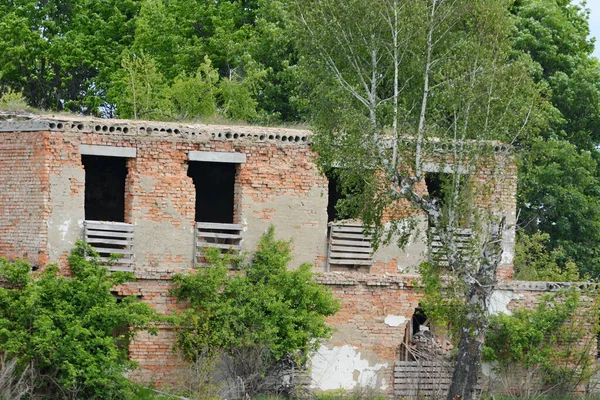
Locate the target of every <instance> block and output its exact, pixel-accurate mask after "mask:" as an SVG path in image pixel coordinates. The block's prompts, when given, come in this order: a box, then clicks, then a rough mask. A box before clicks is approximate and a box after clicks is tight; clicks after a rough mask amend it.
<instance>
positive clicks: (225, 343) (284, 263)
mask: <svg viewBox="0 0 600 400" xmlns="http://www.w3.org/2000/svg"><path fill="white" fill-rule="evenodd" d="M212 250H213V251H207V259H208V261H209V264H210V265H209V266H206V267H199V268H197V269H196V271H195V272H193V273H190V274H184V275H176V276H175V277H174V278H173V283H174V285H175V288H174V289H173V291H172V292H173V294H174V295H175V296H177V298H178V299H179V300H182V301H186V302H189V305H190V307H189V308H188V309H187V310H185V311H184V312H182V313H181V314H180V315H178V316H177V317H176V318H175V324H176V325H177V326H179V327H181V329H180V330H179V331H178V334H177V346H176V347H177V348H178V349H179V350H180V351H181V352H182V353H183V355H184V356H185V357H186V358H187V359H188V360H189V361H191V362H193V363H195V365H196V366H198V369H202V368H207V364H208V367H211V366H214V365H213V364H214V363H213V361H214V358H215V357H218V358H220V359H221V362H229V365H230V366H229V368H228V370H233V371H236V373H235V376H234V378H235V379H234V380H240V379H241V380H243V387H244V388H245V389H244V390H245V391H246V393H249V394H251V395H256V394H260V393H262V394H266V393H273V392H278V391H279V390H280V389H279V390H278V388H279V387H280V386H281V379H282V378H281V376H282V374H284V373H285V371H287V370H288V369H287V368H290V367H291V368H293V367H298V366H300V365H302V364H303V363H304V361H306V359H307V357H308V356H309V354H310V352H311V351H313V350H316V349H317V347H318V346H319V343H320V339H323V338H327V337H329V335H330V334H331V328H330V327H329V326H327V325H326V324H325V317H326V316H328V315H333V314H334V313H335V312H336V311H337V309H338V302H337V300H336V299H335V298H334V297H333V295H332V293H331V292H330V291H328V290H327V289H326V288H325V287H324V286H322V285H321V284H319V283H318V282H317V281H315V280H314V279H313V274H312V272H311V267H312V266H311V265H310V264H303V265H301V266H299V267H298V269H295V270H289V269H288V263H289V262H290V261H291V248H290V242H289V241H284V240H276V239H275V237H274V228H273V227H271V228H270V229H269V230H268V231H267V232H266V233H265V234H264V235H263V236H262V238H261V239H260V241H259V244H258V249H257V250H256V252H255V253H254V254H253V255H252V257H251V260H250V263H249V264H244V263H243V262H242V260H241V259H235V260H232V259H231V258H230V257H221V254H220V252H219V250H218V249H212ZM231 263H233V264H234V266H236V267H237V268H239V270H238V271H237V273H233V274H232V273H231V272H230V268H231ZM223 360H225V361H223ZM253 360H254V361H253ZM249 364H250V365H249ZM200 366H201V367H202V368H200ZM273 376H275V379H272V377H273ZM276 377H279V378H276ZM214 378H215V377H214V376H210V379H214ZM207 380H209V379H207ZM226 381H227V380H226ZM226 384H227V382H225V383H224V382H214V387H221V388H222V387H223V385H226ZM202 389H203V390H205V391H206V390H207V389H206V383H205V384H204V386H203V387H202ZM195 391H200V390H199V389H195ZM187 394H190V393H187Z"/></svg>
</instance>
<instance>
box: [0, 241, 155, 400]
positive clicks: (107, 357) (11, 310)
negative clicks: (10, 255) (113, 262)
mask: <svg viewBox="0 0 600 400" xmlns="http://www.w3.org/2000/svg"><path fill="white" fill-rule="evenodd" d="M84 252H87V254H90V253H93V251H92V250H91V249H89V248H88V249H86V245H85V244H83V243H77V246H76V248H75V250H74V251H73V252H72V254H71V255H70V256H69V258H68V260H69V263H70V266H71V273H72V275H71V277H65V276H60V275H59V274H58V268H57V267H56V266H53V265H51V266H48V267H47V268H46V269H45V270H43V271H42V272H39V273H34V274H32V273H30V271H31V268H30V266H29V265H28V264H27V263H25V262H23V261H17V262H13V263H11V262H8V261H7V260H5V259H0V277H1V279H2V280H3V281H4V285H3V287H0V352H2V354H4V355H5V356H6V357H9V358H10V359H15V360H18V366H19V369H21V370H24V369H25V368H33V370H34V373H33V374H32V376H33V377H34V379H35V383H34V387H35V396H39V397H43V398H47V399H62V398H85V399H92V398H103V399H125V398H131V397H133V396H132V393H133V392H132V390H133V385H132V384H131V383H130V382H129V381H128V380H127V379H126V378H125V377H124V373H125V372H126V371H127V370H129V369H131V368H133V367H134V364H133V363H132V362H131V361H129V360H128V356H127V348H124V347H123V346H120V345H119V344H122V343H123V342H124V341H125V342H126V341H127V340H128V339H129V338H130V337H131V336H132V335H133V334H134V332H135V331H137V330H139V329H147V328H150V327H151V324H152V322H153V321H154V319H155V314H154V312H153V311H152V310H151V309H150V307H149V306H148V305H146V304H144V303H140V302H138V301H137V299H135V298H134V297H127V298H124V299H122V300H121V301H117V299H116V298H115V297H114V296H113V295H112V294H111V288H112V287H113V286H114V285H117V284H120V283H123V282H125V281H126V280H128V279H131V278H132V277H131V276H130V274H124V273H111V272H109V271H108V269H107V268H105V267H102V266H100V265H98V263H97V262H96V261H94V260H91V261H88V260H86V258H85V257H84ZM124 326H126V327H129V329H128V330H127V332H126V333H122V334H116V332H121V331H122V329H121V328H122V327H124Z"/></svg>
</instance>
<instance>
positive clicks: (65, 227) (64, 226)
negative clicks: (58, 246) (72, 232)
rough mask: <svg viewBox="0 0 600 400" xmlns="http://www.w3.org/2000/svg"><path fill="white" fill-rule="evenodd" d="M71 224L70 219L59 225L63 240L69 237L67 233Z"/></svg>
mask: <svg viewBox="0 0 600 400" xmlns="http://www.w3.org/2000/svg"><path fill="white" fill-rule="evenodd" d="M69 226H71V220H70V219H69V220H68V221H65V222H63V223H62V224H60V225H59V226H58V230H59V231H60V232H61V237H62V240H63V241H64V240H65V239H66V238H67V233H69Z"/></svg>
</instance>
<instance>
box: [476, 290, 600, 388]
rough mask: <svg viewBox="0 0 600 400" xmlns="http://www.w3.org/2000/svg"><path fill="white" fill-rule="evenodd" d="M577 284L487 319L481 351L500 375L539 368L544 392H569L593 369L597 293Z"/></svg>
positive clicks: (596, 324) (596, 322)
mask: <svg viewBox="0 0 600 400" xmlns="http://www.w3.org/2000/svg"><path fill="white" fill-rule="evenodd" d="M583 294H584V295H587V296H592V297H591V299H590V297H587V298H586V299H585V300H584V299H583V298H582V294H581V293H580V292H579V289H578V288H572V289H568V290H563V291H559V292H557V293H555V294H547V295H545V296H543V297H542V298H541V299H540V302H539V304H538V306H537V307H536V308H535V309H520V310H517V311H515V312H514V314H513V315H507V314H503V313H501V314H497V315H494V316H491V317H490V328H489V330H488V333H487V335H486V345H485V346H486V347H485V349H484V354H485V355H486V358H487V359H488V360H489V361H494V362H495V366H496V369H497V371H498V372H499V373H506V372H509V371H510V370H511V369H514V368H522V369H523V370H525V371H526V370H527V369H530V368H535V369H536V370H537V369H538V368H539V370H540V373H541V374H542V376H541V383H542V385H543V386H544V387H545V388H546V391H552V392H556V393H559V394H560V393H569V392H570V391H571V390H573V389H574V388H575V386H576V385H578V384H580V383H581V382H585V381H586V380H587V379H588V378H589V377H590V376H591V374H592V373H593V372H594V362H595V354H596V334H597V332H598V317H599V314H598V311H599V310H598V305H597V304H596V303H595V301H594V300H593V299H594V297H593V296H595V295H596V294H595V293H593V292H592V291H590V292H589V293H586V292H584V293H583Z"/></svg>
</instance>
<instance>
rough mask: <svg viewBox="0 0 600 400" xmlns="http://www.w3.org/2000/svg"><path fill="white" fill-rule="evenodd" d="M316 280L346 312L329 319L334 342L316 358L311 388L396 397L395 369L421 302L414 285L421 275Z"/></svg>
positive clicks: (334, 275) (339, 275)
mask: <svg viewBox="0 0 600 400" xmlns="http://www.w3.org/2000/svg"><path fill="white" fill-rule="evenodd" d="M317 279H318V280H319V282H321V283H322V284H324V285H326V286H327V287H328V288H330V289H331V290H332V291H333V294H334V295H335V297H336V298H338V299H339V300H340V303H341V308H340V311H338V313H337V314H336V315H334V316H332V317H329V318H328V323H329V324H330V325H331V326H332V327H333V328H334V329H335V332H334V334H333V336H332V338H331V339H330V340H328V341H326V342H325V343H323V344H322V345H321V348H320V349H319V351H318V352H317V353H316V354H314V355H313V356H312V358H311V365H310V367H311V368H310V370H311V386H312V387H313V388H314V389H317V390H323V391H326V390H336V389H344V390H352V389H361V390H374V391H377V392H383V393H390V394H391V393H392V390H393V378H392V373H393V366H394V363H395V362H396V361H398V360H399V356H400V351H401V347H400V346H401V344H402V342H403V340H404V335H405V332H406V327H407V325H408V324H409V323H410V320H411V318H412V316H413V313H414V311H415V308H417V306H418V304H419V299H420V298H421V294H420V293H419V292H418V290H417V289H416V287H414V284H415V281H416V280H417V279H418V277H417V276H415V275H375V274H347V273H341V272H330V273H325V274H322V275H320V276H318V278H317Z"/></svg>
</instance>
